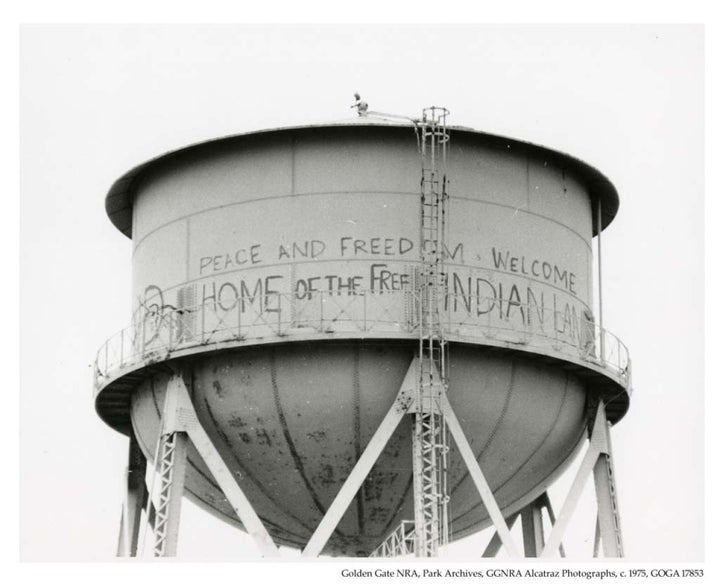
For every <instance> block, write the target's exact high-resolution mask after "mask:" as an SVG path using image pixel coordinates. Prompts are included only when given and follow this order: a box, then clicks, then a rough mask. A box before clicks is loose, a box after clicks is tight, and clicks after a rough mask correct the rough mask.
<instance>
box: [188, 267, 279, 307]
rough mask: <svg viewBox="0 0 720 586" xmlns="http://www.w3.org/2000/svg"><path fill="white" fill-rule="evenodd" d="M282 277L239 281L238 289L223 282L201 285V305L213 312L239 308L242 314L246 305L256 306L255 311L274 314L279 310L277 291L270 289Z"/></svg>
mask: <svg viewBox="0 0 720 586" xmlns="http://www.w3.org/2000/svg"><path fill="white" fill-rule="evenodd" d="M282 278H283V277H282V275H268V276H267V277H265V278H258V279H255V280H254V281H250V283H248V281H245V280H241V281H240V286H239V287H238V286H237V285H235V284H234V283H231V282H229V281H225V282H224V283H221V284H220V285H218V284H217V283H215V281H212V282H210V283H203V286H202V297H201V299H202V305H203V306H205V307H208V306H210V307H212V308H213V310H214V311H217V310H218V309H219V310H221V311H232V310H233V309H235V308H237V307H238V305H239V307H240V311H242V312H244V311H246V310H247V309H248V305H253V304H255V305H257V307H256V311H259V312H263V311H266V312H271V313H273V312H275V313H277V312H278V311H280V310H279V304H278V301H277V299H278V295H279V291H278V290H276V289H274V288H272V283H273V281H275V280H277V279H282Z"/></svg>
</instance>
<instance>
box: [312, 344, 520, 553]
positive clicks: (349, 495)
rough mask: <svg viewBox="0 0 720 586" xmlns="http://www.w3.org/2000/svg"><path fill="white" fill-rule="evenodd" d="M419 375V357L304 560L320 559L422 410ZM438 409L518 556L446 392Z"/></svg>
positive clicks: (508, 544)
mask: <svg viewBox="0 0 720 586" xmlns="http://www.w3.org/2000/svg"><path fill="white" fill-rule="evenodd" d="M419 374H420V364H419V359H418V358H417V357H416V358H415V359H414V360H413V361H412V363H411V364H410V367H409V368H408V372H407V374H406V375H405V379H404V380H403V384H402V386H401V387H400V391H399V393H398V395H397V397H396V399H395V401H394V402H393V404H392V406H391V407H390V410H389V411H388V413H387V414H386V415H385V418H384V419H383V421H382V423H381V424H380V426H379V427H378V429H377V430H376V431H375V435H373V437H372V439H371V440H370V443H368V445H367V447H366V448H365V451H364V452H363V454H362V456H361V457H360V459H359V460H358V461H357V464H355V467H354V468H353V470H352V472H351V473H350V476H349V477H348V478H347V480H346V481H345V483H344V484H343V486H342V488H341V489H340V492H338V494H337V496H336V497H335V500H333V502H332V504H331V505H330V508H329V509H328V510H327V512H326V513H325V516H324V517H323V519H322V521H321V522H320V524H319V525H318V527H317V528H316V529H315V532H314V533H313V535H312V537H311V538H310V541H308V543H307V545H306V546H305V549H304V550H303V553H302V555H303V556H304V557H316V556H318V555H320V553H321V552H322V550H323V548H324V547H325V544H326V543H327V541H328V539H330V536H331V535H332V533H333V531H334V530H335V528H336V527H337V525H338V523H339V522H340V519H342V516H343V515H344V514H345V511H346V510H347V508H348V506H349V505H350V503H351V502H352V499H353V498H354V497H355V495H356V494H357V491H358V490H359V489H360V486H361V485H362V483H363V481H364V480H365V478H366V477H367V475H368V473H369V472H370V470H371V469H372V467H373V466H374V464H375V462H376V461H377V458H378V457H379V455H380V454H381V453H382V451H383V449H384V448H385V446H386V445H387V442H388V441H389V440H390V437H391V436H392V434H393V432H394V431H395V429H396V428H397V426H398V424H399V423H400V421H401V420H402V418H403V416H404V415H405V414H409V413H415V412H417V410H418V409H419V407H420V406H419V405H417V402H416V401H415V397H416V396H417V391H418V388H419V384H420V380H419ZM437 407H438V409H439V410H440V412H441V413H442V414H443V416H444V417H445V419H446V422H447V424H448V428H449V430H450V433H451V434H452V436H453V438H454V439H455V443H456V445H457V446H458V449H459V450H460V454H461V455H462V457H463V461H464V462H465V464H466V466H467V467H468V470H469V472H470V475H471V477H472V479H473V482H474V483H475V486H476V488H477V489H478V492H479V493H480V498H481V499H482V501H483V504H484V505H485V508H486V509H487V510H488V512H489V514H490V517H491V519H492V521H493V523H494V525H495V527H496V529H497V531H498V534H499V535H500V539H501V541H502V544H503V545H504V546H505V547H506V548H507V550H508V553H509V554H510V555H511V556H512V557H518V553H517V552H518V550H517V548H516V547H515V545H514V543H513V539H512V537H511V536H510V530H509V529H508V526H507V524H506V522H505V519H504V517H503V516H502V513H501V512H500V508H499V506H498V504H497V502H496V500H495V497H494V496H493V494H492V491H491V490H490V487H489V485H488V483H487V481H486V480H485V476H484V475H483V473H482V470H481V469H480V466H479V464H478V462H477V460H476V459H475V455H474V454H473V452H472V448H471V447H470V443H469V442H468V440H467V438H466V436H465V433H464V432H463V430H462V427H461V426H460V422H459V421H458V419H457V417H456V416H455V412H454V411H453V409H452V407H451V406H450V403H449V401H448V400H447V396H446V394H445V392H444V391H441V392H440V395H439V401H438V404H437Z"/></svg>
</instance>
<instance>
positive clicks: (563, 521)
mask: <svg viewBox="0 0 720 586" xmlns="http://www.w3.org/2000/svg"><path fill="white" fill-rule="evenodd" d="M591 474H593V475H594V477H595V492H596V496H597V501H598V524H599V527H600V536H601V539H602V544H603V551H604V553H605V556H606V557H622V555H623V549H622V534H621V532H620V517H619V514H618V507H617V498H616V490H615V483H614V475H613V470H612V455H611V449H610V432H609V425H608V422H607V419H606V417H605V406H604V404H603V403H602V401H600V403H599V405H598V409H597V414H596V416H595V420H594V423H593V426H592V432H591V434H590V441H589V445H588V450H587V452H586V453H585V457H584V458H583V461H582V463H581V465H580V469H579V470H578V473H577V476H576V477H575V481H574V482H573V485H572V487H571V488H570V492H569V493H568V496H567V498H566V499H565V504H564V505H563V508H562V510H561V511H560V514H559V515H558V520H557V523H556V524H555V525H554V527H553V530H552V532H551V533H550V536H549V537H548V541H547V544H546V545H545V549H544V550H543V553H542V555H543V557H548V556H551V555H553V554H554V553H555V551H556V550H557V548H558V547H559V546H560V540H561V539H562V535H563V533H564V532H565V529H566V528H567V525H568V523H569V521H570V518H571V517H572V514H573V512H574V510H575V508H576V507H577V504H578V501H579V499H580V495H581V494H582V490H583V488H584V486H585V484H586V482H587V480H588V479H589V478H590V475H591ZM595 549H596V548H595Z"/></svg>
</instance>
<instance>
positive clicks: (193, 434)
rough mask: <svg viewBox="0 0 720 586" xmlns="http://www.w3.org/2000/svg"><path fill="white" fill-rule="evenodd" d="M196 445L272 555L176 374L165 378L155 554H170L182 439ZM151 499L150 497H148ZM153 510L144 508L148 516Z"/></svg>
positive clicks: (181, 471)
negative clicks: (167, 378) (168, 379)
mask: <svg viewBox="0 0 720 586" xmlns="http://www.w3.org/2000/svg"><path fill="white" fill-rule="evenodd" d="M188 440H190V441H192V443H193V445H194V446H195V449H196V450H197V452H198V454H199V455H200V457H201V458H202V460H203V462H204V463H205V465H206V466H207V467H208V469H209V470H210V472H211V473H212V475H213V477H214V478H215V481H216V482H217V483H218V485H219V486H220V489H221V490H222V492H223V494H224V496H225V497H226V498H227V500H228V502H229V503H230V506H231V507H232V508H233V510H234V511H235V513H236V514H237V516H238V518H239V519H240V522H241V523H242V524H243V526H244V527H245V529H246V531H247V532H248V533H249V534H250V536H251V537H252V538H253V540H254V541H255V543H256V545H257V546H258V548H259V549H260V551H261V554H262V555H264V556H277V555H279V551H278V549H277V546H276V545H275V543H274V542H273V540H272V538H271V537H270V534H269V533H268V532H267V530H266V529H265V526H264V525H263V523H262V521H261V520H260V518H259V517H258V515H257V513H256V512H255V510H254V509H253V507H252V505H251V504H250V502H249V501H248V500H247V498H246V497H245V494H244V493H243V491H242V490H241V489H240V487H239V486H238V484H237V482H236V480H235V478H234V476H233V473H232V472H231V471H230V469H229V468H228V467H227V465H226V464H225V462H224V461H223V459H222V457H221V456H220V453H219V452H218V451H217V449H216V448H215V446H214V444H213V443H212V440H211V439H210V436H208V435H207V433H206V432H205V430H204V429H203V427H202V424H201V423H200V420H199V419H198V418H197V414H196V413H195V408H194V407H193V404H192V401H190V396H189V395H188V392H187V388H186V387H185V383H184V382H183V379H182V377H181V376H180V375H175V376H173V377H172V379H170V382H169V383H168V387H167V394H166V397H165V407H164V410H163V421H162V429H161V433H160V440H159V441H160V445H159V449H158V463H157V464H156V468H158V471H157V472H156V473H158V474H159V476H160V483H161V484H160V494H159V497H158V503H157V506H156V507H155V511H154V517H155V523H154V527H155V535H156V539H155V555H162V556H169V555H175V552H176V544H177V526H178V523H179V518H180V503H181V500H182V493H183V488H184V475H185V469H184V467H185V463H186V461H187V442H188ZM149 505H151V503H149ZM151 513H152V511H151V510H149V511H148V517H150V515H151Z"/></svg>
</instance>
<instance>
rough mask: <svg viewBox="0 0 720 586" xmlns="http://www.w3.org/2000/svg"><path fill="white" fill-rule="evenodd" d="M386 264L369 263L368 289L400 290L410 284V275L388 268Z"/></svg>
mask: <svg viewBox="0 0 720 586" xmlns="http://www.w3.org/2000/svg"><path fill="white" fill-rule="evenodd" d="M386 267H387V265H386V264H377V263H376V264H372V265H370V291H400V290H402V289H405V288H407V287H409V286H410V275H408V274H407V273H395V272H393V271H390V270H388V269H387V268H386Z"/></svg>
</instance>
